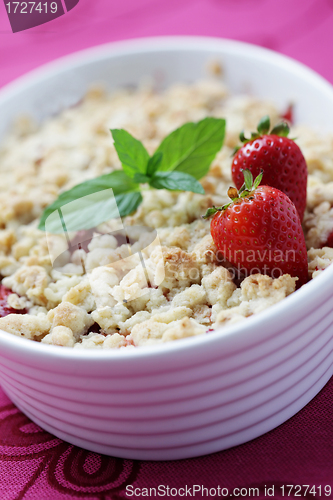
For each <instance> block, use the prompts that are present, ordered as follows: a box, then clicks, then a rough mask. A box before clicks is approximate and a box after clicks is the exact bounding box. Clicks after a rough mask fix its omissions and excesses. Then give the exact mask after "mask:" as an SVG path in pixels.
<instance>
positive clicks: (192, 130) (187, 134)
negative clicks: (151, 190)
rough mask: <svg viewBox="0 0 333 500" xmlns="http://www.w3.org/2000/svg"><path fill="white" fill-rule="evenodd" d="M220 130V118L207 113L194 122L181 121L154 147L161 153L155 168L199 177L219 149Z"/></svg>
mask: <svg viewBox="0 0 333 500" xmlns="http://www.w3.org/2000/svg"><path fill="white" fill-rule="evenodd" d="M224 134H225V120H224V119H222V118H212V117H208V118H204V119H203V120H201V121H199V122H197V123H192V122H189V123H185V125H182V126H181V127H179V128H178V129H176V130H174V131H173V132H171V134H170V135H168V136H167V137H165V139H164V140H163V141H162V142H161V144H160V146H159V147H158V148H157V150H156V152H155V154H156V153H157V152H162V153H163V158H162V160H161V163H160V165H159V168H158V170H159V171H173V170H177V171H180V172H185V173H187V174H190V175H192V176H193V177H195V178H196V179H201V178H202V177H204V176H205V175H206V174H207V172H208V170H209V167H210V165H211V163H212V161H213V160H214V158H215V156H216V153H218V151H220V149H221V147H222V144H223V140H224Z"/></svg>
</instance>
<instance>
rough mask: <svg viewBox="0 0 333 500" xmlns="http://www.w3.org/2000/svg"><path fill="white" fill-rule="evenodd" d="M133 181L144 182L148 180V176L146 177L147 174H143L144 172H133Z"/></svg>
mask: <svg viewBox="0 0 333 500" xmlns="http://www.w3.org/2000/svg"><path fill="white" fill-rule="evenodd" d="M133 180H134V182H137V183H138V184H146V183H147V182H149V181H150V177H148V175H145V174H138V173H136V174H134V178H133Z"/></svg>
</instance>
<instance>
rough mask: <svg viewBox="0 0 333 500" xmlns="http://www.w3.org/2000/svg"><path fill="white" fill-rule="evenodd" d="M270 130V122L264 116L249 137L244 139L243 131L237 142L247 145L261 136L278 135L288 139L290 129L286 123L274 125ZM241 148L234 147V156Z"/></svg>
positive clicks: (267, 117) (266, 116)
mask: <svg viewBox="0 0 333 500" xmlns="http://www.w3.org/2000/svg"><path fill="white" fill-rule="evenodd" d="M270 128H271V121H270V118H269V116H268V115H265V116H264V117H263V118H261V120H260V122H259V124H258V127H257V131H256V132H251V137H249V138H247V137H245V133H244V130H242V132H241V133H240V134H239V140H240V141H241V142H242V145H244V144H247V143H248V142H251V141H254V140H255V139H258V137H261V136H263V135H278V136H279V137H288V135H289V132H290V128H289V125H288V123H287V122H286V121H282V122H280V123H278V124H277V125H275V127H273V128H272V130H271V131H270ZM241 147H242V146H237V147H235V149H234V151H233V155H232V156H234V155H235V154H236V153H237V151H238V150H239V149H240V148H241Z"/></svg>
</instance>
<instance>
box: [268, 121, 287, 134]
mask: <svg viewBox="0 0 333 500" xmlns="http://www.w3.org/2000/svg"><path fill="white" fill-rule="evenodd" d="M289 132H290V128H289V125H288V123H287V122H281V123H279V124H278V125H276V126H275V127H274V128H273V130H272V131H271V134H272V135H279V136H280V137H287V136H288V134H289Z"/></svg>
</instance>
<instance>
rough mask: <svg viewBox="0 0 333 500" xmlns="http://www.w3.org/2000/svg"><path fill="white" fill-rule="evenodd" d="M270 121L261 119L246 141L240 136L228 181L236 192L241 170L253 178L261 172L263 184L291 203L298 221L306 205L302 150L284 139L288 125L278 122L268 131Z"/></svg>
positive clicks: (306, 171)
mask: <svg viewBox="0 0 333 500" xmlns="http://www.w3.org/2000/svg"><path fill="white" fill-rule="evenodd" d="M269 129H270V120H269V117H268V116H265V117H264V118H263V119H262V120H261V121H260V123H259V125H258V129H257V130H258V132H256V133H252V134H251V139H246V138H245V137H244V134H243V133H241V134H240V136H239V137H240V139H241V141H242V142H244V145H243V146H242V147H240V148H239V149H237V152H236V154H235V156H234V159H233V162H232V167H231V171H232V179H233V181H234V183H235V185H236V187H237V189H240V188H241V186H242V184H243V175H242V170H244V169H246V168H247V169H249V170H250V172H251V173H252V175H253V177H257V176H258V175H259V173H260V171H261V170H263V172H264V174H263V179H262V182H263V184H264V185H267V186H272V187H275V188H277V189H280V191H282V192H283V193H285V194H286V195H287V196H289V198H290V199H291V201H292V202H293V203H294V205H295V207H296V209H297V212H298V214H299V217H300V219H301V221H302V220H303V215H304V211H305V206H306V185H307V178H308V170H307V166H306V161H305V159H304V156H303V154H302V151H301V150H300V148H299V147H298V146H297V144H296V143H295V142H294V141H293V140H292V139H289V138H288V137H287V135H288V133H289V126H288V125H287V123H281V124H280V125H277V126H276V127H274V128H273V130H272V131H271V132H269Z"/></svg>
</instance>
